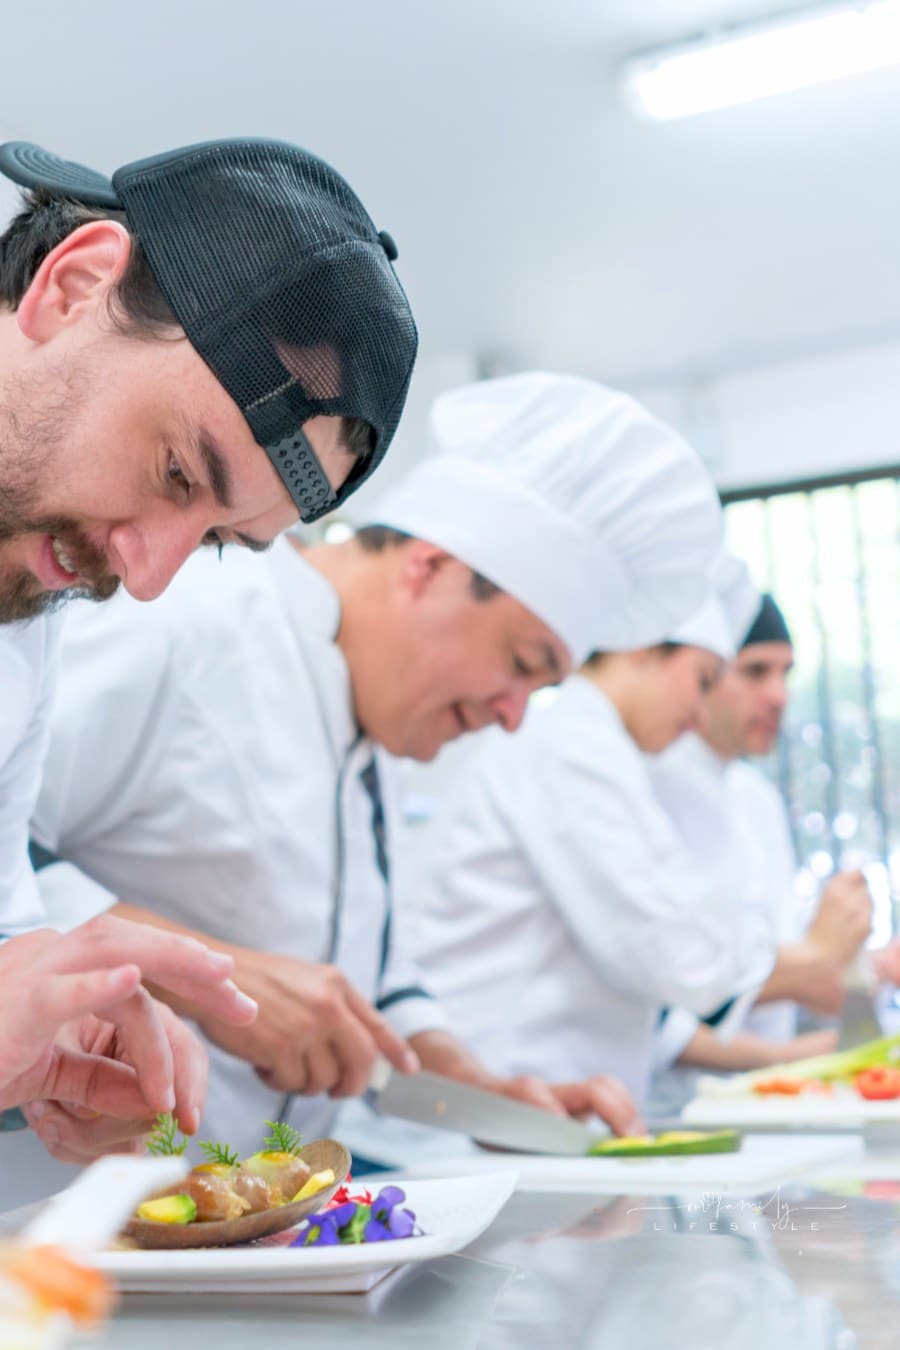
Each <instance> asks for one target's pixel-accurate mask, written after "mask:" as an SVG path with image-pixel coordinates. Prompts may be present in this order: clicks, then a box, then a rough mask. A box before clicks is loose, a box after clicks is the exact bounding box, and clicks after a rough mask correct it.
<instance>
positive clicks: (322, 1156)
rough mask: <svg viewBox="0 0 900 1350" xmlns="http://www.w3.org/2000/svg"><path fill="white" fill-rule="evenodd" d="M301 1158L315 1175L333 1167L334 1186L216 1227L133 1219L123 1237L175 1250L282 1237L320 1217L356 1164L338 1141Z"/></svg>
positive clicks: (320, 1143) (309, 1148)
mask: <svg viewBox="0 0 900 1350" xmlns="http://www.w3.org/2000/svg"><path fill="white" fill-rule="evenodd" d="M299 1157H301V1158H302V1159H303V1161H304V1162H305V1163H306V1164H307V1166H308V1167H309V1169H310V1172H311V1173H315V1172H324V1171H325V1169H326V1168H328V1167H330V1168H331V1170H332V1172H334V1183H333V1185H331V1186H328V1187H326V1189H325V1190H323V1191H316V1194H315V1195H311V1196H309V1197H308V1198H307V1199H306V1200H298V1201H297V1202H296V1203H295V1204H292V1205H281V1206H280V1207H279V1208H277V1209H265V1210H263V1211H262V1212H261V1213H260V1214H245V1215H244V1216H243V1217H242V1218H240V1219H218V1220H215V1221H213V1222H212V1223H197V1222H196V1221H195V1222H194V1223H155V1222H153V1221H152V1220H150V1219H131V1220H130V1221H129V1222H128V1223H127V1224H126V1225H125V1227H124V1228H123V1229H122V1233H121V1236H122V1237H125V1238H130V1239H131V1241H132V1242H134V1243H136V1244H137V1246H138V1247H144V1248H167V1249H171V1248H174V1247H231V1246H233V1245H234V1244H235V1243H237V1242H254V1241H255V1240H256V1239H257V1238H261V1237H268V1236H269V1234H270V1233H281V1232H283V1231H284V1229H285V1228H292V1227H293V1226H294V1224H297V1223H299V1222H300V1220H301V1219H305V1218H306V1216H307V1214H317V1213H318V1211H319V1210H320V1209H321V1208H322V1206H323V1205H327V1204H328V1201H329V1200H330V1199H331V1197H332V1196H333V1195H334V1193H335V1191H336V1190H337V1188H338V1187H339V1186H340V1185H342V1183H343V1181H344V1179H345V1178H346V1176H347V1173H348V1172H349V1171H350V1164H351V1161H352V1159H351V1157H350V1154H349V1153H348V1151H347V1150H346V1149H345V1148H344V1145H343V1144H339V1143H338V1142H337V1141H336V1140H335V1139H317V1140H316V1141H315V1142H314V1143H312V1144H307V1145H306V1146H305V1147H304V1148H301V1149H300V1152H299Z"/></svg>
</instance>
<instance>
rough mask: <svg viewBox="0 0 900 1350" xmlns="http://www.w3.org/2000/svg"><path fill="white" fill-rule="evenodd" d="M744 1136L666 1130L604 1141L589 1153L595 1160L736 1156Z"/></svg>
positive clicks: (737, 1133) (719, 1131) (731, 1132)
mask: <svg viewBox="0 0 900 1350" xmlns="http://www.w3.org/2000/svg"><path fill="white" fill-rule="evenodd" d="M742 1143H743V1136H742V1135H741V1134H739V1132H738V1131H737V1130H716V1131H714V1132H712V1133H705V1132H703V1131H700V1130H667V1131H666V1132H665V1133H664V1134H657V1135H656V1136H653V1135H649V1134H647V1135H637V1136H633V1137H631V1138H624V1139H601V1140H599V1141H598V1142H597V1143H596V1144H592V1145H591V1147H590V1148H589V1149H588V1154H589V1156H590V1157H594V1158H677V1157H684V1156H686V1155H690V1154H695V1153H737V1151H738V1149H739V1148H740V1147H741V1144H742Z"/></svg>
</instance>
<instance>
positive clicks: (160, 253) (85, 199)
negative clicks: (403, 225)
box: [0, 139, 417, 521]
mask: <svg viewBox="0 0 900 1350" xmlns="http://www.w3.org/2000/svg"><path fill="white" fill-rule="evenodd" d="M0 172H2V173H3V174H5V175H6V177H7V178H11V179H12V180H13V181H14V182H16V183H18V184H19V185H20V186H22V187H25V188H41V189H43V190H44V191H47V192H50V193H53V194H56V195H59V196H65V197H68V198H71V199H73V200H75V201H78V202H81V203H83V204H84V205H86V206H91V207H100V208H105V209H108V210H118V211H124V213H125V216H126V218H127V220H128V222H129V224H130V225H131V227H132V229H133V231H134V233H135V235H136V236H137V238H138V239H139V240H140V243H141V246H142V248H143V250H144V252H145V254H146V257H147V261H148V263H149V265H150V269H151V271H152V272H153V275H154V276H155V278H156V281H157V283H158V285H159V287H160V289H161V291H162V293H163V295H164V296H165V298H166V300H167V301H168V303H169V306H170V308H171V309H172V311H173V313H174V314H175V316H176V318H177V319H178V321H179V323H180V324H181V326H182V327H183V328H184V330H185V332H186V333H187V336H188V338H189V339H190V341H191V343H192V345H193V346H194V348H195V349H196V350H197V352H198V353H199V355H200V356H202V358H203V360H204V361H205V362H206V364H207V365H208V366H209V367H210V369H211V370H212V371H213V373H214V374H215V375H216V376H217V378H218V379H219V381H220V383H221V384H222V385H224V387H225V389H227V391H228V393H229V394H230V395H231V397H232V398H233V399H234V401H235V402H236V403H237V405H238V407H239V408H240V409H241V411H242V412H243V414H244V417H245V418H246V419H247V422H248V423H249V425H250V429H251V431H252V432H253V435H254V437H255V438H256V440H257V441H258V442H259V444H260V445H261V446H262V447H263V448H264V450H265V451H266V453H267V454H268V456H269V458H270V459H271V461H272V463H273V464H274V465H275V467H276V469H277V470H278V472H279V474H280V475H281V478H282V480H283V482H284V484H285V486H286V487H287V489H288V491H289V492H290V494H291V497H292V498H293V500H294V502H295V503H296V505H297V507H298V509H299V511H300V516H301V518H302V519H303V520H306V521H311V520H317V519H318V518H319V516H322V515H324V514H325V513H326V512H328V511H332V510H334V508H335V507H336V506H338V505H340V503H341V502H343V501H344V500H346V498H347V497H348V496H349V495H350V493H351V492H353V491H355V489H356V488H358V487H359V485H360V484H361V483H362V482H363V481H364V480H365V479H366V478H368V476H369V474H371V473H372V471H373V469H374V468H375V467H376V466H377V465H378V463H379V462H380V460H381V459H382V457H383V456H384V453H385V451H386V450H387V448H388V446H389V444H390V442H391V437H392V436H393V434H394V432H395V430H396V428H397V423H398V422H399V420H400V414H401V412H402V410H403V404H404V402H405V399H406V392H407V389H408V387H409V380H410V376H411V374H412V367H413V361H414V360H415V355H416V345H417V336H416V328H415V323H414V322H413V317H412V313H411V311H410V308H409V302H408V301H407V299H406V296H405V295H404V293H403V288H402V287H401V285H400V282H399V281H398V280H397V277H396V275H395V273H394V269H393V266H392V263H393V261H394V259H395V258H396V256H397V250H396V246H395V245H394V242H393V240H392V239H391V237H390V235H388V234H385V233H384V232H381V233H379V232H378V231H377V230H376V229H375V226H374V225H373V223H372V221H371V219H370V218H369V215H368V213H367V212H366V210H365V208H364V207H363V205H362V203H361V202H360V200H359V198H358V197H357V196H356V194H355V193H354V192H353V191H352V189H351V188H350V187H349V185H348V184H347V183H346V182H345V181H344V179H343V178H341V176H340V174H338V173H336V172H335V170H334V169H332V168H331V167H330V165H328V164H326V163H324V161H323V160H321V159H317V158H316V156H315V155H311V154H310V153H309V152H308V151H307V150H302V149H300V147H299V146H296V145H289V144H287V143H286V142H283V141H265V140H254V139H247V140H229V141H210V142H208V143H207V144H203V145H192V146H186V147H185V148H183V149H180V150H171V151H169V152H168V153H166V154H162V155H155V156H153V157H152V158H150V159H143V160H139V161H137V162H136V163H134V164H126V165H125V167H124V168H121V169H117V170H116V172H115V173H114V174H113V176H112V179H108V178H105V177H104V176H103V175H102V174H100V173H97V172H95V171H94V170H93V169H87V168H85V167H84V166H83V165H80V164H73V163H71V162H69V161H68V160H64V159H60V158H58V156H56V155H52V154H50V153H49V152H48V151H46V150H43V149H41V147H40V146H37V145H31V144H28V143H27V142H24V141H11V142H8V143H7V144H6V145H2V146H0ZM323 413H324V414H328V415H332V416H334V415H340V416H345V417H356V418H361V419H362V420H363V421H365V422H367V423H368V424H369V425H370V426H371V428H372V433H373V446H372V450H371V453H370V454H369V455H368V456H367V457H365V458H362V457H361V458H360V460H359V461H358V462H357V465H356V466H355V467H354V469H353V470H352V471H351V474H350V477H349V479H348V481H347V482H346V483H345V484H344V486H343V487H342V488H341V489H340V490H339V491H337V492H335V491H334V490H333V489H332V488H331V486H330V484H329V482H328V479H327V478H326V476H325V473H324V472H323V470H322V468H321V466H320V464H319V462H318V460H317V458H316V456H315V453H314V451H313V449H312V446H311V445H310V443H309V441H308V440H307V438H306V436H305V435H304V434H303V423H304V422H305V421H306V420H307V418H310V417H314V416H316V415H317V414H323Z"/></svg>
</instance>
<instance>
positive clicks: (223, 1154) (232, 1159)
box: [200, 1143, 239, 1167]
mask: <svg viewBox="0 0 900 1350" xmlns="http://www.w3.org/2000/svg"><path fill="white" fill-rule="evenodd" d="M200 1151H201V1153H203V1155H204V1156H205V1158H206V1160H207V1162H211V1163H221V1164H222V1166H223V1167H235V1166H236V1165H237V1162H238V1157H239V1154H238V1153H236V1152H235V1150H234V1149H231V1148H229V1147H228V1145H227V1144H214V1143H205V1144H204V1143H201V1144H200Z"/></svg>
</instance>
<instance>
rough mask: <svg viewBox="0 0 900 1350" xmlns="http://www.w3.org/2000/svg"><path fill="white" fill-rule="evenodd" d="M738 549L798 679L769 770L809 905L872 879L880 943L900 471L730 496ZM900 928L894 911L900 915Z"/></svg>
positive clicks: (885, 892) (888, 869)
mask: <svg viewBox="0 0 900 1350" xmlns="http://www.w3.org/2000/svg"><path fill="white" fill-rule="evenodd" d="M723 504H724V505H725V515H726V528H727V534H728V540H729V544H730V546H731V547H732V548H733V550H734V552H735V553H737V554H738V555H739V556H740V557H742V558H744V559H745V560H746V561H747V563H748V564H749V566H750V568H751V570H752V572H753V575H754V579H755V580H756V581H757V583H758V584H759V585H760V586H761V587H762V588H763V589H765V590H771V591H772V593H773V595H774V596H775V597H776V599H777V600H778V602H779V604H780V605H781V607H782V609H783V610H784V613H785V617H786V618H787V621H788V624H789V625H790V628H791V633H792V636H793V639H794V649H795V657H796V668H795V671H794V674H793V676H792V685H791V701H790V705H789V708H788V713H787V717H786V719H785V734H784V736H783V738H782V743H781V745H780V747H779V751H778V753H777V755H776V756H773V760H774V762H773V763H772V764H771V765H770V766H769V767H770V769H771V772H772V774H773V775H774V776H775V777H776V778H777V779H778V782H779V785H780V787H781V789H782V792H783V794H784V796H785V799H786V800H787V802H788V804H789V808H790V816H791V823H792V829H793V834H794V841H795V844H796V847H797V853H798V857H799V859H800V864H801V873H800V877H799V881H798V888H799V890H800V893H801V894H805V895H807V896H810V897H811V896H812V895H813V894H815V893H816V892H817V891H818V888H819V886H820V884H821V882H822V881H823V880H824V879H825V878H827V877H828V876H829V875H830V874H831V872H832V871H834V870H836V869H839V868H849V867H864V868H865V870H866V874H867V876H868V878H869V881H870V885H871V887H872V891H873V895H874V898H875V910H876V912H875V936H874V940H875V942H884V941H886V940H887V939H888V938H889V937H890V936H891V935H892V933H893V932H894V931H895V929H896V927H898V926H900V925H898V924H897V923H896V920H895V914H894V909H895V904H894V900H893V896H894V895H895V894H896V893H898V892H900V469H897V470H896V471H886V470H882V471H880V473H878V474H875V473H866V474H861V475H858V476H857V477H855V478H853V479H845V480H841V481H833V480H826V481H822V482H818V483H799V484H790V485H785V486H783V487H777V488H769V489H755V490H752V491H751V490H748V491H741V492H739V493H730V494H729V493H726V494H724V495H723ZM897 917H898V918H900V913H898V915H897Z"/></svg>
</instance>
